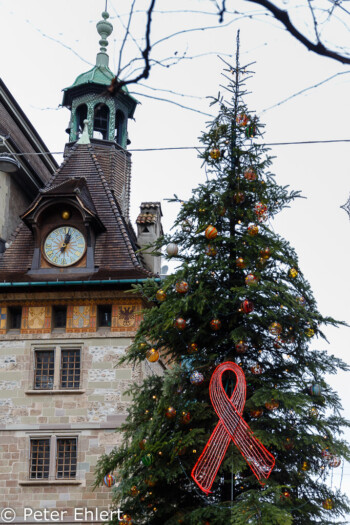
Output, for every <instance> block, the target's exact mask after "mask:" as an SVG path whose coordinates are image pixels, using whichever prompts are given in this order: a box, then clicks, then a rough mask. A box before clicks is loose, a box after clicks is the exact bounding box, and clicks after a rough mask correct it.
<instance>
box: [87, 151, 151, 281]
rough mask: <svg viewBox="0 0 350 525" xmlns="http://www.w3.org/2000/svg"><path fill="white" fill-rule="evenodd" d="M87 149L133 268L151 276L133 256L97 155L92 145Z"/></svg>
mask: <svg viewBox="0 0 350 525" xmlns="http://www.w3.org/2000/svg"><path fill="white" fill-rule="evenodd" d="M87 149H88V150H89V153H90V156H91V159H92V161H93V163H94V164H95V167H96V169H97V172H98V174H99V176H100V178H101V182H102V185H103V187H104V190H105V192H106V195H107V198H108V200H109V203H110V205H111V209H112V211H113V214H114V216H115V218H116V219H117V222H118V224H119V227H120V231H121V233H122V236H123V238H124V241H125V244H126V247H127V250H128V253H129V256H130V259H131V262H132V263H133V265H134V267H135V268H137V269H140V270H142V271H143V272H145V273H146V274H147V275H149V276H153V273H152V272H150V271H149V270H147V269H146V268H144V267H142V266H141V265H140V263H139V261H138V259H137V257H136V255H135V252H134V250H133V247H132V245H131V242H130V239H129V235H128V232H127V230H126V227H125V224H124V222H123V219H122V217H121V214H120V212H119V209H118V206H117V204H116V201H115V199H114V197H113V194H112V191H111V189H110V187H109V184H108V182H107V179H106V177H105V176H104V173H103V170H102V168H101V165H100V163H99V162H98V159H97V155H96V153H95V150H94V148H93V145H92V144H87Z"/></svg>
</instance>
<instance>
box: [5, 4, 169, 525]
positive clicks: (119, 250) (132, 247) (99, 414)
mask: <svg viewBox="0 0 350 525" xmlns="http://www.w3.org/2000/svg"><path fill="white" fill-rule="evenodd" d="M103 18H104V20H103V21H101V22H99V24H97V27H98V31H99V33H100V35H101V38H102V39H101V40H100V44H101V46H102V47H101V49H100V52H99V53H98V55H97V60H96V66H95V67H94V68H93V69H92V70H91V71H90V72H88V73H86V74H83V75H80V76H79V77H78V79H77V80H76V82H75V83H74V84H73V85H72V86H71V87H70V88H67V89H66V90H65V94H64V102H63V103H64V105H66V106H67V107H68V108H69V109H70V110H71V111H72V112H73V113H72V118H71V124H70V128H69V133H70V142H69V143H68V144H67V145H66V148H65V159H64V161H63V163H62V165H61V166H60V167H59V168H58V169H57V170H56V171H55V172H54V173H53V175H52V176H51V177H50V178H49V180H48V181H47V184H46V185H45V187H44V188H42V189H40V190H39V191H37V192H36V194H35V196H34V197H33V199H31V201H29V202H28V203H27V204H26V207H25V209H24V210H21V216H20V218H18V220H19V225H18V227H17V228H16V230H15V232H14V233H13V235H12V236H11V237H10V238H9V239H8V242H7V247H6V250H5V251H4V253H2V255H1V256H0V509H1V508H8V509H12V510H10V511H9V512H13V513H14V514H13V516H12V515H10V517H13V518H14V519H13V520H11V521H12V523H16V524H24V523H38V522H45V523H57V522H59V523H66V524H76V523H79V522H80V523H94V524H97V523H103V522H105V521H108V519H109V517H110V514H109V510H110V504H111V491H112V490H113V489H112V488H111V487H108V486H105V485H103V486H101V487H98V488H96V489H95V490H93V483H94V469H95V465H96V462H97V460H98V459H99V457H100V456H101V455H102V454H104V453H109V452H110V451H111V450H112V449H113V448H114V447H115V446H118V443H119V442H120V439H121V435H120V433H118V432H116V429H118V428H119V427H120V426H121V424H122V423H123V421H124V420H125V417H126V414H127V408H128V406H129V405H130V403H131V397H130V394H128V393H127V391H128V390H129V389H130V388H132V385H134V384H135V385H137V384H139V383H140V382H141V380H142V377H143V375H144V373H145V372H146V371H145V370H142V369H141V368H140V367H130V366H126V365H121V364H120V363H119V359H120V357H122V356H123V355H125V352H127V350H128V347H129V345H130V343H131V341H132V339H133V337H134V335H135V333H136V330H137V328H138V326H139V324H140V322H141V320H142V311H143V309H144V308H146V307H147V305H146V304H145V303H144V300H143V299H142V297H141V296H139V295H137V294H135V293H131V288H132V284H134V283H139V282H143V281H144V280H146V279H148V278H150V277H154V276H155V271H156V270H157V269H158V268H160V265H159V260H157V258H154V259H152V258H148V259H147V260H145V259H143V257H142V256H141V255H140V253H139V251H138V250H139V247H140V244H141V243H138V237H137V236H136V234H135V233H134V230H133V228H132V226H131V224H130V220H129V198H130V176H131V162H130V153H128V151H127V149H126V147H127V126H126V124H127V119H128V118H130V117H131V116H132V114H133V111H134V108H135V105H136V101H134V99H132V97H130V96H129V95H128V93H127V91H125V90H124V91H123V92H122V93H117V94H115V95H107V94H106V93H105V90H106V87H108V85H109V84H110V81H111V78H112V76H113V74H112V72H111V71H110V70H109V68H108V55H107V54H106V45H107V41H106V36H108V35H109V34H110V32H111V30H112V27H111V24H109V22H108V21H107V18H108V14H107V13H103ZM82 100H83V101H84V104H85V103H86V105H87V108H88V109H87V110H86V111H87V112H88V113H87V115H85V109H84V107H81V103H80V102H81V101H82ZM77 101H78V102H79V103H77ZM101 108H102V109H103V108H107V109H106V111H105V110H104V109H103V111H102V110H101ZM107 110H108V111H107ZM112 113H113V119H112V118H110V116H111V114H112ZM83 117H85V118H83ZM86 117H87V118H86ZM118 126H119V128H120V129H117V128H118ZM154 204H155V205H156V208H157V211H156V213H154V214H153V215H154V217H153V218H152V221H151V222H152V227H153V229H154V231H157V232H159V234H161V232H162V228H161V223H160V220H161V210H160V205H159V203H154ZM149 205H150V203H144V205H141V210H143V211H145V210H146V212H145V213H147V210H148V208H149ZM138 224H139V223H138ZM138 229H139V228H138ZM138 233H140V232H138ZM143 233H145V232H143ZM141 240H142V239H141ZM150 366H152V367H154V368H157V366H158V365H157V363H155V364H153V365H150ZM111 474H115V475H116V476H117V473H111ZM121 511H122V509H121ZM8 521H9V520H8V516H7V515H1V512H0V523H1V522H3V523H5V522H8Z"/></svg>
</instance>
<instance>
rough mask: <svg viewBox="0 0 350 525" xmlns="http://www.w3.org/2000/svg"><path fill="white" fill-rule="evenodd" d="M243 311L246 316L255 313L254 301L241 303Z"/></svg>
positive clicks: (245, 300) (246, 300)
mask: <svg viewBox="0 0 350 525" xmlns="http://www.w3.org/2000/svg"><path fill="white" fill-rule="evenodd" d="M241 309H242V311H243V312H244V313H245V314H250V313H251V312H253V311H254V303H253V302H252V301H248V299H244V301H242V303H241Z"/></svg>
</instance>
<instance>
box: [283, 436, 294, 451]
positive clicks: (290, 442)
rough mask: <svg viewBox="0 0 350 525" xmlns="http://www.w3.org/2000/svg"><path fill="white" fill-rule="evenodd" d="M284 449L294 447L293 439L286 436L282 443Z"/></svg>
mask: <svg viewBox="0 0 350 525" xmlns="http://www.w3.org/2000/svg"><path fill="white" fill-rule="evenodd" d="M284 448H285V450H293V448H294V441H293V440H292V439H291V438H287V439H286V441H285V443H284Z"/></svg>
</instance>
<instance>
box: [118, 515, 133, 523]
mask: <svg viewBox="0 0 350 525" xmlns="http://www.w3.org/2000/svg"><path fill="white" fill-rule="evenodd" d="M120 523H121V525H132V519H131V516H129V514H123V516H122V519H121V521H120Z"/></svg>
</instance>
